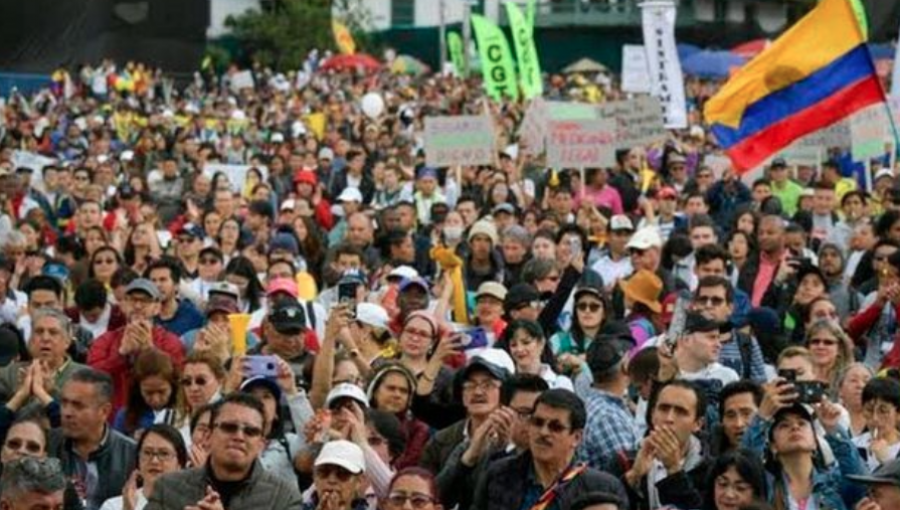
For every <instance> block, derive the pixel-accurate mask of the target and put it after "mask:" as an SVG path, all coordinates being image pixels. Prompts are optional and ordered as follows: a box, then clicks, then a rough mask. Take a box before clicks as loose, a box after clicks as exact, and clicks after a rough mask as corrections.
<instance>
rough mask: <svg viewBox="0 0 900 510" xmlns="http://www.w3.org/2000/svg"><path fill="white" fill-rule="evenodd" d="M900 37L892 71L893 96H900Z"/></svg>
mask: <svg viewBox="0 0 900 510" xmlns="http://www.w3.org/2000/svg"><path fill="white" fill-rule="evenodd" d="M898 59H900V37H898V38H897V50H896V52H895V53H894V71H893V72H892V73H891V97H900V60H898Z"/></svg>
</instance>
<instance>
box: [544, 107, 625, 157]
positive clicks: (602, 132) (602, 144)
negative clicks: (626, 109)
mask: <svg viewBox="0 0 900 510" xmlns="http://www.w3.org/2000/svg"><path fill="white" fill-rule="evenodd" d="M615 144H616V123H615V121H614V120H612V119H589V120H553V121H550V125H549V129H548V133H547V165H548V166H550V167H551V168H597V167H611V166H613V165H615V161H616V151H615Z"/></svg>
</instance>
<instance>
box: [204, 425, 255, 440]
mask: <svg viewBox="0 0 900 510" xmlns="http://www.w3.org/2000/svg"><path fill="white" fill-rule="evenodd" d="M213 427H214V428H217V429H219V430H221V431H222V432H224V433H225V434H228V435H229V436H233V435H236V434H237V433H238V432H243V433H244V435H245V436H246V437H247V438H248V439H255V438H257V437H260V436H262V433H263V430H262V427H256V426H253V425H244V424H243V423H233V422H230V421H223V422H220V423H216V424H215V425H213Z"/></svg>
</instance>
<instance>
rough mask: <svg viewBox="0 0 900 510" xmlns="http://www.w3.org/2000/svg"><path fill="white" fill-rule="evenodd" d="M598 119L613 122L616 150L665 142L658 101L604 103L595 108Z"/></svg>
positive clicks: (641, 99)
mask: <svg viewBox="0 0 900 510" xmlns="http://www.w3.org/2000/svg"><path fill="white" fill-rule="evenodd" d="M596 111H597V114H598V116H599V117H600V118H601V119H611V120H614V121H615V122H616V149H628V148H631V147H635V146H639V145H650V144H653V143H658V142H664V141H665V140H666V138H668V133H667V132H666V128H665V126H664V125H663V124H664V120H663V116H662V106H661V105H660V103H659V99H657V98H655V97H650V96H642V97H638V98H635V99H631V100H628V101H615V102H611V103H603V104H601V105H598V106H597V108H596Z"/></svg>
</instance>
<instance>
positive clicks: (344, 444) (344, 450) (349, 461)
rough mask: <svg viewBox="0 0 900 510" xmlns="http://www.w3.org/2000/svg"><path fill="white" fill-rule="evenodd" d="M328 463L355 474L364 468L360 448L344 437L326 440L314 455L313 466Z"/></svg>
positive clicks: (364, 461)
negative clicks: (317, 453) (317, 454)
mask: <svg viewBox="0 0 900 510" xmlns="http://www.w3.org/2000/svg"><path fill="white" fill-rule="evenodd" d="M329 465H331V466H340V467H342V468H344V469H346V470H347V471H349V472H351V473H353V474H355V475H358V474H360V473H362V472H364V471H365V470H366V460H365V458H364V457H363V451H362V449H361V448H360V447H359V446H357V445H356V444H354V443H351V442H350V441H347V440H345V439H338V440H336V441H328V442H327V443H325V444H324V445H323V446H322V450H321V451H320V452H319V456H318V457H316V462H315V467H319V466H329Z"/></svg>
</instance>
